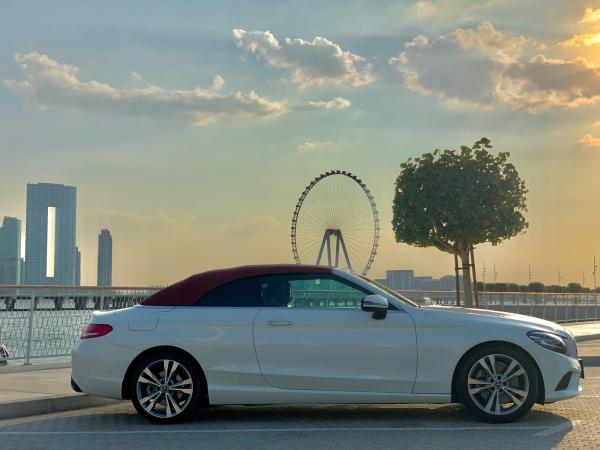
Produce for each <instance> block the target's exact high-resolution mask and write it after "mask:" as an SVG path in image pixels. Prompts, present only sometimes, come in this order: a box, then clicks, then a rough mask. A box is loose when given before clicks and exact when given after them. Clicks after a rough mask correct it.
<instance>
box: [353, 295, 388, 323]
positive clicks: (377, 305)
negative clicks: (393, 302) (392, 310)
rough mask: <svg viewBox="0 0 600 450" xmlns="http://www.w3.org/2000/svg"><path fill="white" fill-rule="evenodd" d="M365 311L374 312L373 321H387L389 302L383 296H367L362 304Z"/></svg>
mask: <svg viewBox="0 0 600 450" xmlns="http://www.w3.org/2000/svg"><path fill="white" fill-rule="evenodd" d="M360 307H361V308H362V310H363V311H367V312H372V313H373V316H372V317H373V319H376V320H381V319H385V318H386V316H387V311H388V301H387V299H386V298H385V297H383V296H382V295H377V294H374V295H367V296H366V297H365V298H363V299H362V301H361V302H360Z"/></svg>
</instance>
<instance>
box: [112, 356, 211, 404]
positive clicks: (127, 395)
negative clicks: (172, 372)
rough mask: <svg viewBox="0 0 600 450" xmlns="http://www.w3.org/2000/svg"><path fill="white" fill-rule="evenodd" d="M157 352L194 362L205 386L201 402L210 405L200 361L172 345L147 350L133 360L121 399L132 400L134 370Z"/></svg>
mask: <svg viewBox="0 0 600 450" xmlns="http://www.w3.org/2000/svg"><path fill="white" fill-rule="evenodd" d="M157 352H169V353H172V354H175V355H181V356H184V357H186V358H189V359H190V361H192V363H193V364H195V365H196V369H198V372H199V373H200V376H201V382H202V384H203V386H204V392H203V396H202V399H201V402H202V404H204V405H208V404H209V398H208V382H207V380H206V375H205V374H204V369H202V366H201V365H200V363H199V362H198V360H197V359H196V358H195V357H194V356H193V355H192V354H191V353H189V352H186V351H185V350H183V349H181V348H179V347H174V346H170V345H160V346H156V347H151V348H147V349H146V350H144V351H143V352H141V353H139V354H138V355H137V356H136V357H135V358H133V360H132V361H131V363H130V364H129V367H127V370H126V371H125V376H124V377H123V383H122V384H121V397H122V398H123V399H125V400H130V399H131V395H130V392H129V384H130V382H131V376H132V375H133V370H134V368H135V367H136V366H137V365H138V363H139V362H140V361H141V360H142V359H143V358H145V357H146V356H148V355H151V354H153V353H157Z"/></svg>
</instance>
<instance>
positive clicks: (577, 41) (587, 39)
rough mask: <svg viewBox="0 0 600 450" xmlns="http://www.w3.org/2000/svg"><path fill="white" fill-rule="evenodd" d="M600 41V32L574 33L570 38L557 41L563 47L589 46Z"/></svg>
mask: <svg viewBox="0 0 600 450" xmlns="http://www.w3.org/2000/svg"><path fill="white" fill-rule="evenodd" d="M598 42H600V33H583V34H576V35H574V36H573V37H571V38H570V39H567V40H565V41H561V42H559V44H560V45H562V46H564V47H575V48H578V47H590V46H591V45H595V44H597V43H598Z"/></svg>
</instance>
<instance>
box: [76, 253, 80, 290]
mask: <svg viewBox="0 0 600 450" xmlns="http://www.w3.org/2000/svg"><path fill="white" fill-rule="evenodd" d="M75 286H81V252H80V251H79V247H75Z"/></svg>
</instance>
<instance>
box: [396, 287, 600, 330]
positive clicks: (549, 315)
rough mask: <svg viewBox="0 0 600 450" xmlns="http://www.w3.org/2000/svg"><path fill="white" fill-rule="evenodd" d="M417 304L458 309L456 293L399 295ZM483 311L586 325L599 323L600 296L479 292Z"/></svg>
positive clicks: (430, 292)
mask: <svg viewBox="0 0 600 450" xmlns="http://www.w3.org/2000/svg"><path fill="white" fill-rule="evenodd" d="M398 292H399V293H400V294H402V295H404V296H405V297H408V298H410V299H412V300H413V301H416V302H417V303H421V304H424V303H429V302H431V303H433V304H436V305H443V306H454V305H456V291H408V290H407V291H398ZM479 306H480V308H483V309H491V310H495V311H506V312H511V313H516V314H525V315H528V316H534V317H539V318H541V319H546V320H550V321H552V322H565V323H566V322H583V321H588V320H598V319H600V310H599V308H598V294H595V293H591V292H590V293H581V294H569V293H560V294H559V293H548V292H541V293H535V292H480V293H479Z"/></svg>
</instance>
